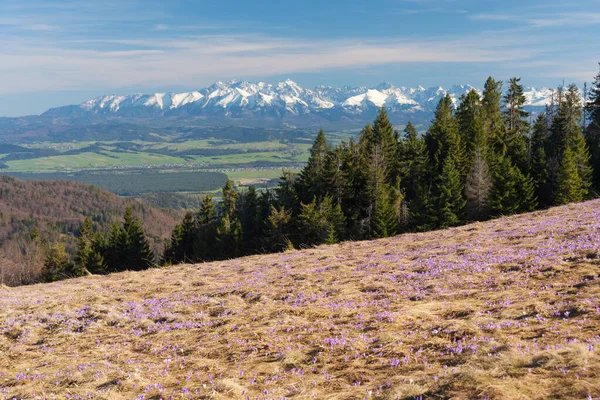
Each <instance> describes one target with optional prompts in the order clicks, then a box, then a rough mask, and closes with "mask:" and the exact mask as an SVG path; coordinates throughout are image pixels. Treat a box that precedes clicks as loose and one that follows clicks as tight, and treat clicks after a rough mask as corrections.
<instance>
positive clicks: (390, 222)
mask: <svg viewBox="0 0 600 400" xmlns="http://www.w3.org/2000/svg"><path fill="white" fill-rule="evenodd" d="M391 197H392V195H391V193H390V190H389V189H388V187H387V186H385V187H383V188H382V190H381V191H379V192H378V193H377V197H376V200H375V209H374V212H373V219H372V221H373V222H372V224H373V226H372V228H371V232H372V234H371V236H372V237H373V238H384V237H388V236H393V235H395V234H396V233H397V231H398V218H397V216H396V211H395V210H394V205H393V200H392V198H391Z"/></svg>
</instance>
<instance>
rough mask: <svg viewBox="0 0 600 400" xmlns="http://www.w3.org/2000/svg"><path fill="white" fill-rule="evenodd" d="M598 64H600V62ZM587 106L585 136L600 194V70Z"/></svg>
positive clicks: (594, 178)
mask: <svg viewBox="0 0 600 400" xmlns="http://www.w3.org/2000/svg"><path fill="white" fill-rule="evenodd" d="M598 65H599V66H600V63H598ZM585 108H586V111H587V115H588V116H589V117H588V118H589V123H588V124H587V129H586V131H585V137H586V141H587V145H588V148H589V150H590V156H591V160H590V162H591V165H592V166H593V176H592V181H593V187H594V190H595V192H596V193H597V194H598V193H600V72H598V75H596V77H595V78H594V82H593V86H592V89H591V90H590V94H589V98H588V99H587V103H586V104H585Z"/></svg>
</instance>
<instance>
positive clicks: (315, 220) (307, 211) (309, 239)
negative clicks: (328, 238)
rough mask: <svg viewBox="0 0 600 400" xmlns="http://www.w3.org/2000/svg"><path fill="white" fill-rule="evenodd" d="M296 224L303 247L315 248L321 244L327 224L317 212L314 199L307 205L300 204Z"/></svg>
mask: <svg viewBox="0 0 600 400" xmlns="http://www.w3.org/2000/svg"><path fill="white" fill-rule="evenodd" d="M298 224H299V230H300V240H301V243H302V244H303V245H308V246H315V245H317V244H319V243H322V242H323V240H324V235H325V234H326V232H327V223H326V221H325V219H324V218H323V216H322V215H321V213H320V212H319V208H318V205H317V198H316V197H313V200H312V202H310V203H308V204H304V203H300V213H299V214H298Z"/></svg>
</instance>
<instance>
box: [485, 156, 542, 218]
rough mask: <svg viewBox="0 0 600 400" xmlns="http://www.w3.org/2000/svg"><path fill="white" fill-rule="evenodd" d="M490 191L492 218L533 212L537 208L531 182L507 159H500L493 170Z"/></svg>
mask: <svg viewBox="0 0 600 400" xmlns="http://www.w3.org/2000/svg"><path fill="white" fill-rule="evenodd" d="M492 177H493V186H492V189H491V191H490V213H491V215H492V216H499V215H512V214H516V213H519V212H529V211H533V210H534V209H535V208H536V207H537V198H536V197H535V191H534V189H535V188H534V185H533V180H532V179H531V178H530V177H529V176H528V175H526V174H523V173H522V172H521V170H520V169H519V168H517V166H516V165H514V164H513V162H512V160H511V159H510V158H509V157H501V158H500V159H499V162H498V163H497V164H496V165H495V166H494V168H493V173H492Z"/></svg>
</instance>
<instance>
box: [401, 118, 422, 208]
mask: <svg viewBox="0 0 600 400" xmlns="http://www.w3.org/2000/svg"><path fill="white" fill-rule="evenodd" d="M404 133H405V141H404V146H403V148H404V151H403V157H402V159H401V160H400V170H401V177H402V183H403V188H404V193H405V195H406V200H407V201H408V202H409V203H410V202H412V201H413V200H414V199H415V198H416V197H417V190H418V187H419V185H420V184H421V183H423V182H424V180H425V178H426V173H427V164H428V157H427V148H426V147H425V141H424V140H423V139H422V138H419V137H418V133H417V130H416V129H415V127H414V125H413V124H412V123H411V122H410V121H409V122H408V124H407V125H406V128H405V129H404Z"/></svg>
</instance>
